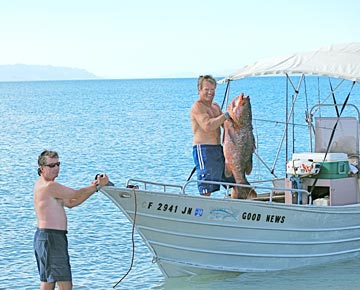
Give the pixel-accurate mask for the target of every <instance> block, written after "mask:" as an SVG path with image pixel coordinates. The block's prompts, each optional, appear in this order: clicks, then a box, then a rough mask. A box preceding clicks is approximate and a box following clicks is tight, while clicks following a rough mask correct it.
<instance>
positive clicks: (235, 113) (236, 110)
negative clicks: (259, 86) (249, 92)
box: [228, 93, 251, 123]
mask: <svg viewBox="0 0 360 290" xmlns="http://www.w3.org/2000/svg"><path fill="white" fill-rule="evenodd" d="M228 112H229V114H230V117H231V119H232V120H233V121H235V123H242V122H244V121H247V122H251V105H250V97H249V96H245V95H244V94H243V93H241V94H240V95H238V96H237V97H235V98H234V99H233V100H232V102H231V103H230V105H229V107H228Z"/></svg>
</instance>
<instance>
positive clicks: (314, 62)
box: [219, 42, 360, 83]
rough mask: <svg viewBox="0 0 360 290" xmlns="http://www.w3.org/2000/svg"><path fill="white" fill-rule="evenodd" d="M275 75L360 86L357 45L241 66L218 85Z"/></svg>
mask: <svg viewBox="0 0 360 290" xmlns="http://www.w3.org/2000/svg"><path fill="white" fill-rule="evenodd" d="M277 74H306V75H323V76H329V77H334V78H342V79H347V80H351V81H356V82H358V83H360V42H353V43H346V44H339V45H331V46H328V47H323V48H320V49H318V50H315V51H311V52H306V53H296V54H293V55H290V56H287V57H278V58H270V59H265V60H262V61H258V62H256V63H254V64H252V65H247V66H245V67H243V68H242V69H240V70H239V71H237V72H236V73H234V74H232V75H230V76H228V77H227V78H224V79H222V80H220V81H219V83H224V82H226V81H228V80H236V79H241V78H246V77H251V76H262V75H277Z"/></svg>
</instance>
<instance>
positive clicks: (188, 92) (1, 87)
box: [0, 78, 360, 290]
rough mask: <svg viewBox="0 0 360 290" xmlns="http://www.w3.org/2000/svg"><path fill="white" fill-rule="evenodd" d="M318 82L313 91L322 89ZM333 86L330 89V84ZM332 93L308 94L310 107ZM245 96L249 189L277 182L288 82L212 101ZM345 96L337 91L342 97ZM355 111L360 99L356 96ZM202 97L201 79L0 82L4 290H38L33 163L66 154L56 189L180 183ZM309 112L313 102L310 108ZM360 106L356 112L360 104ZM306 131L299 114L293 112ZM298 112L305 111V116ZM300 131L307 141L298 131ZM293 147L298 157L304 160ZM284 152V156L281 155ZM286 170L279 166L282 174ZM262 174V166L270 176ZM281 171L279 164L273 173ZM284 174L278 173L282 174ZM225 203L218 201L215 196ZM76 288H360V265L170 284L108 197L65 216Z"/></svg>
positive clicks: (0, 278)
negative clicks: (252, 150)
mask: <svg viewBox="0 0 360 290" xmlns="http://www.w3.org/2000/svg"><path fill="white" fill-rule="evenodd" d="M317 81H318V80H317V79H316V78H314V79H310V80H308V83H309V84H310V83H312V84H315V85H316V84H317ZM334 86H335V85H334ZM325 90H328V85H326V84H325V85H322V86H321V87H317V88H316V89H315V90H314V91H310V89H309V90H306V91H303V92H302V95H303V97H302V99H300V102H301V103H302V104H303V105H304V106H305V107H309V108H311V106H312V105H313V104H314V103H316V102H317V94H318V93H319V91H321V93H322V92H323V91H325ZM241 91H244V92H245V93H246V94H249V95H250V96H251V102H252V107H253V118H254V120H253V124H254V134H255V137H256V144H257V148H258V152H259V154H261V157H262V161H261V162H260V161H259V159H257V158H254V168H253V172H252V174H251V176H249V179H250V180H251V179H256V178H264V179H266V178H271V177H273V175H272V174H271V173H270V170H269V169H268V168H267V167H269V168H270V169H271V168H272V167H273V165H275V162H274V160H275V159H276V158H275V157H276V148H277V146H278V145H279V144H280V143H281V138H280V137H281V134H282V130H283V128H284V123H283V122H284V121H285V119H284V114H285V106H284V102H283V100H284V99H285V94H286V92H285V81H284V80H283V79H282V78H281V79H280V78H252V79H248V80H241V81H239V82H238V83H236V82H234V83H233V84H231V90H230V96H229V98H228V99H226V98H225V97H224V92H225V86H224V85H222V86H220V85H219V86H218V88H217V94H216V98H215V101H216V102H218V103H219V105H222V104H223V103H224V105H223V110H225V108H226V105H227V104H228V102H229V100H231V98H232V97H234V96H235V95H236V94H237V93H239V92H241ZM346 94H347V91H344V92H341V93H336V95H337V97H338V98H340V99H341V98H345V96H346ZM352 94H354V95H355V96H356V97H357V98H356V100H357V102H358V103H360V102H359V98H358V97H359V95H360V94H359V91H358V90H357V91H356V90H355V91H353V92H352ZM197 98H198V95H197V89H196V79H147V80H146V79H144V80H92V81H48V82H40V81H39V82H2V83H0V100H1V105H0V214H1V218H0V289H2V290H4V289H6V290H12V289H27V290H30V289H38V288H39V276H38V273H37V268H36V261H35V257H34V254H33V235H34V232H35V228H36V219H35V214H34V210H33V185H34V182H35V180H36V179H37V157H38V155H39V153H40V152H41V151H42V150H44V149H50V150H56V151H58V153H59V154H60V160H61V169H60V174H59V177H58V178H57V181H59V182H61V183H63V184H65V185H67V186H70V187H74V188H80V187H83V186H86V185H88V184H90V182H91V180H93V178H94V176H95V175H96V174H97V173H101V172H106V173H107V174H108V175H109V177H110V179H111V181H112V182H114V183H115V184H116V185H119V186H123V185H124V184H125V182H126V180H127V179H128V178H140V179H146V180H152V181H158V182H166V183H176V184H181V183H183V182H184V181H185V180H186V179H187V178H188V177H189V175H190V173H191V171H192V169H193V166H194V165H193V160H192V132H191V126H190V120H189V111H190V107H191V105H192V103H193V102H194V101H195V100H196V99H197ZM308 102H309V103H308ZM358 105H359V104H358ZM296 110H298V111H299V112H300V118H299V119H293V120H292V122H293V123H301V124H304V112H303V110H304V107H302V108H301V109H300V108H299V109H296ZM301 110H302V111H301ZM299 130H304V132H306V133H307V131H308V128H307V127H306V126H304V125H303V127H301V126H300V129H299ZM306 142H307V141H304V140H299V139H297V140H296V141H295V142H294V143H293V144H294V146H295V147H296V151H297V152H303V151H307V150H308V144H307V143H306ZM282 150H284V149H282ZM284 161H285V160H281V159H280V160H279V161H277V162H278V163H279V164H280V169H276V170H275V171H274V172H275V174H281V171H282V170H284V166H283V164H285V163H284ZM265 164H266V166H265ZM276 165H277V164H276ZM277 170H278V171H277ZM219 194H221V193H219ZM66 211H67V215H68V231H69V234H68V239H69V252H70V257H71V265H72V271H73V283H74V289H75V290H76V289H113V286H114V285H115V284H116V283H117V282H118V281H119V280H120V279H121V278H122V277H123V276H124V275H125V273H126V272H127V271H128V270H129V269H130V265H131V262H132V251H133V250H135V253H134V260H133V265H132V268H131V271H130V272H129V274H128V275H127V276H126V277H125V279H124V280H123V281H122V282H121V283H119V284H118V286H117V287H116V288H115V289H257V290H258V289H296V290H299V289H309V287H310V288H312V289H341V290H344V289H358V287H359V283H360V278H359V277H360V275H359V274H360V261H359V259H354V260H350V261H342V262H338V263H334V264H328V265H322V266H317V267H307V268H302V269H296V270H290V271H281V272H272V273H247V274H241V275H238V274H227V275H212V276H196V277H186V278H172V279H165V278H164V276H163V275H162V274H161V272H160V270H159V268H158V267H157V265H156V264H154V263H153V262H152V261H153V257H152V254H151V253H150V251H149V250H148V248H147V247H146V246H145V244H144V242H143V241H142V240H141V238H140V237H139V236H138V234H137V233H136V232H135V247H134V248H133V246H132V226H131V224H130V223H129V222H128V220H127V219H126V218H125V216H124V215H123V214H122V213H121V212H120V210H119V209H118V208H117V207H116V206H115V205H114V204H113V203H112V202H111V201H110V200H109V199H108V198H107V197H106V196H105V195H103V194H102V193H96V194H94V195H93V196H91V198H89V199H88V200H87V201H86V202H85V203H84V204H82V205H81V206H79V207H76V208H73V209H70V210H69V209H67V210H66Z"/></svg>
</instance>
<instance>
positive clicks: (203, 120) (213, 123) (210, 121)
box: [191, 104, 226, 132]
mask: <svg viewBox="0 0 360 290" xmlns="http://www.w3.org/2000/svg"><path fill="white" fill-rule="evenodd" d="M219 110H220V108H219ZM191 118H193V119H194V120H195V121H196V122H197V123H198V124H199V126H200V127H201V129H202V130H203V131H205V132H210V131H214V130H216V129H218V128H220V126H221V125H222V124H223V123H224V121H225V120H226V117H225V115H224V114H222V113H221V111H220V114H219V115H218V116H217V117H214V118H211V117H210V115H209V114H208V112H207V110H206V109H204V108H202V106H200V105H199V104H194V106H193V108H192V110H191Z"/></svg>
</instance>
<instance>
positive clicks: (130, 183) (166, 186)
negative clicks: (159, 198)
mask: <svg viewBox="0 0 360 290" xmlns="http://www.w3.org/2000/svg"><path fill="white" fill-rule="evenodd" d="M134 183H140V184H142V185H143V186H144V190H149V187H150V186H151V187H160V188H162V191H163V192H168V189H177V190H178V191H177V192H178V193H182V192H183V187H182V186H181V185H176V184H170V183H161V182H153V181H147V180H142V179H135V178H130V179H128V180H127V182H126V187H128V188H130V187H131V188H133V187H134Z"/></svg>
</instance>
